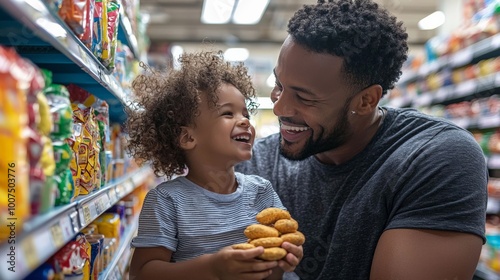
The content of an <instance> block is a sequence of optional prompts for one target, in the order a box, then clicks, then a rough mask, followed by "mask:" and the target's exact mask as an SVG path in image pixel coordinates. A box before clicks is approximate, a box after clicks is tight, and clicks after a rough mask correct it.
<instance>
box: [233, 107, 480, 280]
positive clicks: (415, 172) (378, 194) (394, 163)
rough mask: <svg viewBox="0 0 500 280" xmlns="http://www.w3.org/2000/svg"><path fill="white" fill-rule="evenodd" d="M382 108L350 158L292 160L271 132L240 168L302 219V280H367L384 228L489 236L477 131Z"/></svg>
mask: <svg viewBox="0 0 500 280" xmlns="http://www.w3.org/2000/svg"><path fill="white" fill-rule="evenodd" d="M386 109H387V111H388V112H387V116H386V119H385V121H384V123H383V124H382V126H381V128H380V129H379V131H378V132H377V133H376V135H375V136H374V138H373V139H372V141H371V142H370V143H369V144H368V146H367V147H366V148H365V149H364V150H363V151H362V152H360V153H359V154H358V155H356V156H355V157H354V158H352V159H351V160H349V161H348V162H346V163H344V164H341V165H336V166H334V165H325V164H322V163H321V162H319V161H318V160H317V159H316V158H315V157H309V158H307V159H305V160H303V161H290V160H287V159H285V158H283V157H282V156H280V154H279V135H272V136H269V137H267V138H263V139H259V140H258V141H256V143H255V145H254V154H253V157H252V159H251V160H250V161H246V162H243V163H241V164H239V165H238V166H237V170H238V171H239V172H242V173H245V174H257V175H260V176H262V177H264V178H266V179H268V180H270V181H271V184H272V185H273V187H274V188H275V189H276V191H277V193H278V195H279V196H280V198H281V201H282V202H283V204H284V206H285V207H286V208H287V209H288V210H289V211H290V212H291V214H292V216H293V217H294V218H295V219H296V220H297V221H298V222H299V230H300V231H302V232H303V233H304V234H305V236H306V243H305V244H304V258H303V260H302V262H301V263H300V265H299V266H298V267H297V269H296V271H295V272H296V273H297V274H298V275H299V276H300V278H301V279H322V280H331V279H349V280H352V279H369V277H370V268H371V263H372V259H373V254H374V252H375V248H376V246H377V242H378V239H379V237H380V235H381V234H382V233H383V232H384V231H385V230H388V229H395V228H415V229H434V230H450V231H458V232H466V233H472V234H476V235H478V236H480V237H481V238H483V242H484V240H485V239H484V238H485V236H484V227H485V211H486V202H487V188H486V184H487V168H486V165H485V159H484V156H483V154H482V151H481V149H480V147H479V145H478V144H477V143H476V142H475V140H474V138H473V137H472V135H471V134H470V133H469V132H467V131H465V130H463V129H461V128H459V127H457V126H455V125H453V124H451V123H449V122H447V121H443V120H441V119H437V118H433V117H430V116H427V115H424V114H421V113H419V112H417V111H415V110H408V109H404V110H403V109H392V108H386Z"/></svg>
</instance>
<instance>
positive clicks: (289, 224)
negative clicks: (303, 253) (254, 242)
mask: <svg viewBox="0 0 500 280" xmlns="http://www.w3.org/2000/svg"><path fill="white" fill-rule="evenodd" d="M274 228H275V229H277V230H278V231H279V232H280V233H281V234H283V233H290V232H296V231H297V230H298V229H299V223H297V221H296V220H294V219H281V220H277V221H276V223H274Z"/></svg>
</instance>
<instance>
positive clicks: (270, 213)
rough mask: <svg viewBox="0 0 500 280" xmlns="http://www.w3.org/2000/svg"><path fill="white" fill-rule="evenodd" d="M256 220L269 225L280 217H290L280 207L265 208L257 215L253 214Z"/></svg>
mask: <svg viewBox="0 0 500 280" xmlns="http://www.w3.org/2000/svg"><path fill="white" fill-rule="evenodd" d="M255 218H256V219H257V222H259V223H261V224H263V225H271V224H274V223H275V222H276V221H277V220H281V219H290V218H291V216H290V213H289V212H288V211H286V210H283V209H280V208H274V207H271V208H266V209H264V210H262V211H260V212H259V213H258V214H257V216H255Z"/></svg>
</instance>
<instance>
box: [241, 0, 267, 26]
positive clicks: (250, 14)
mask: <svg viewBox="0 0 500 280" xmlns="http://www.w3.org/2000/svg"><path fill="white" fill-rule="evenodd" d="M268 4H269V0H239V1H238V4H237V6H236V8H235V10H234V15H233V22H234V23H236V24H256V23H258V22H259V21H260V19H261V18H262V15H263V14H264V11H265V10H266V8H267V5H268Z"/></svg>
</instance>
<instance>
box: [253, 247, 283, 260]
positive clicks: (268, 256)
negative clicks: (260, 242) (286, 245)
mask: <svg viewBox="0 0 500 280" xmlns="http://www.w3.org/2000/svg"><path fill="white" fill-rule="evenodd" d="M287 253H288V252H287V251H286V250H285V249H283V248H280V247H273V248H265V249H264V253H262V255H260V256H258V258H259V259H263V260H265V261H277V260H281V259H282V258H284V257H285V256H286V254H287Z"/></svg>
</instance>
